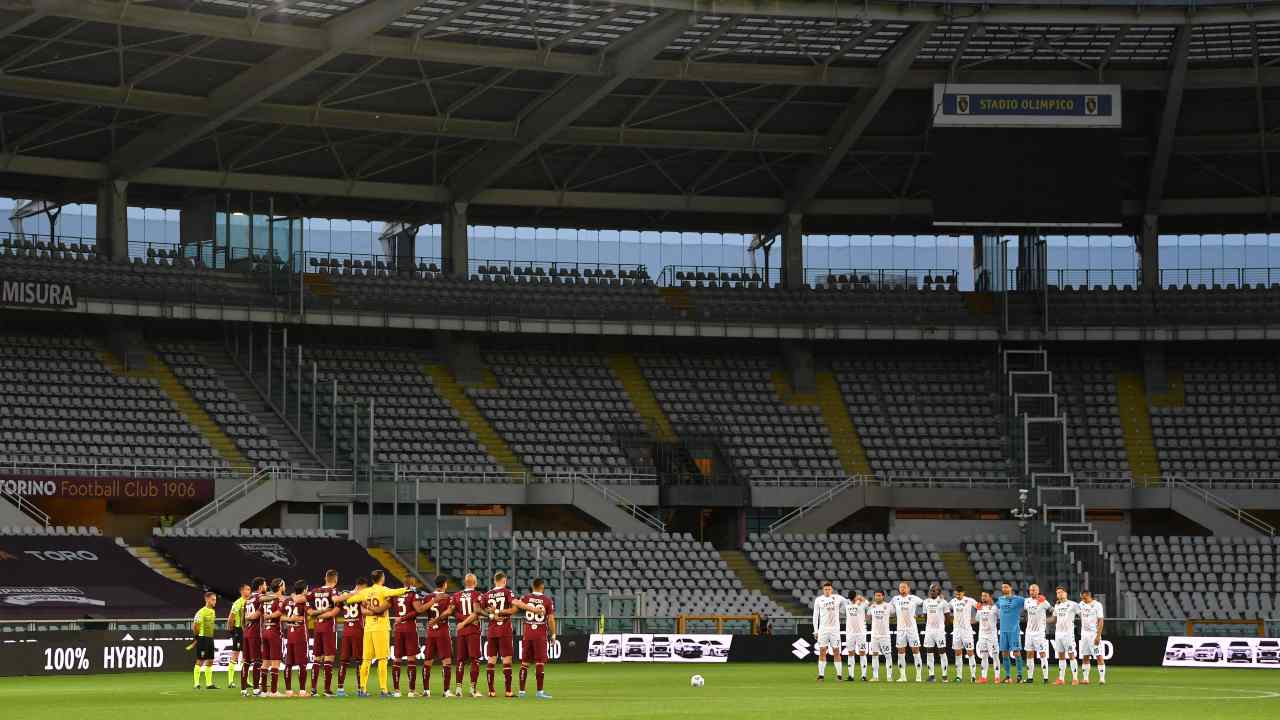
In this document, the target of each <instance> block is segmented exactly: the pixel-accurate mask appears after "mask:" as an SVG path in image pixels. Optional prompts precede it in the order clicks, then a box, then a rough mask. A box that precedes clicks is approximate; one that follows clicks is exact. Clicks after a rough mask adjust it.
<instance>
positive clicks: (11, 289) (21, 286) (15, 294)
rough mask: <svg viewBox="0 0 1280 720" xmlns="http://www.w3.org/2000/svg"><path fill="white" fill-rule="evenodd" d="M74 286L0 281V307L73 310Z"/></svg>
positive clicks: (47, 282)
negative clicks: (14, 306) (19, 306)
mask: <svg viewBox="0 0 1280 720" xmlns="http://www.w3.org/2000/svg"><path fill="white" fill-rule="evenodd" d="M78 295H79V293H77V292H76V288H75V286H74V285H72V284H70V283H62V282H49V281H46V280H14V279H9V278H3V279H0V305H22V306H24V307H41V308H53V309H55V310H56V309H59V308H73V307H75V306H76V297H77V296H78Z"/></svg>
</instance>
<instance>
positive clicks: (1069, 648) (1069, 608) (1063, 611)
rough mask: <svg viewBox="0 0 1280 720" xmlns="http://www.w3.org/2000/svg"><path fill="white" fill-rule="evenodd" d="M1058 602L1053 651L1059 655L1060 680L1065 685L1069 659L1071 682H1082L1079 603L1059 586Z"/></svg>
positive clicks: (1077, 683) (1055, 615)
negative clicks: (1078, 651)
mask: <svg viewBox="0 0 1280 720" xmlns="http://www.w3.org/2000/svg"><path fill="white" fill-rule="evenodd" d="M1057 595H1058V604H1057V605H1054V606H1053V617H1054V620H1055V624H1054V629H1053V630H1054V635H1053V651H1054V652H1055V653H1057V655H1058V680H1057V682H1055V683H1054V685H1063V684H1065V680H1066V677H1067V661H1068V660H1070V661H1071V684H1072V685H1079V684H1080V665H1079V663H1078V662H1077V661H1076V613H1078V612H1079V611H1080V608H1079V606H1078V605H1076V604H1075V602H1074V601H1073V600H1071V599H1070V598H1068V597H1067V589H1066V588H1064V587H1062V586H1061V585H1059V586H1058V591H1057Z"/></svg>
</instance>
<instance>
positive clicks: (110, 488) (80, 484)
mask: <svg viewBox="0 0 1280 720" xmlns="http://www.w3.org/2000/svg"><path fill="white" fill-rule="evenodd" d="M0 492H3V493H5V494H6V495H17V496H19V497H28V498H34V497H50V498H70V499H78V500H169V501H189V502H207V501H209V500H212V499H213V480H211V479H209V478H194V479H192V478H184V479H175V478H112V477H43V476H29V475H15V476H3V475H0Z"/></svg>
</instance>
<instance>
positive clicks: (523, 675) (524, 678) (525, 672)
mask: <svg viewBox="0 0 1280 720" xmlns="http://www.w3.org/2000/svg"><path fill="white" fill-rule="evenodd" d="M528 681H529V666H528V665H525V664H523V663H522V664H521V665H520V692H524V687H525V685H527V684H528Z"/></svg>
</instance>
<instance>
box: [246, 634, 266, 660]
mask: <svg viewBox="0 0 1280 720" xmlns="http://www.w3.org/2000/svg"><path fill="white" fill-rule="evenodd" d="M261 659H262V638H260V637H258V636H257V635H246V636H245V638H244V660H245V662H257V661H259V660H261Z"/></svg>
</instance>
